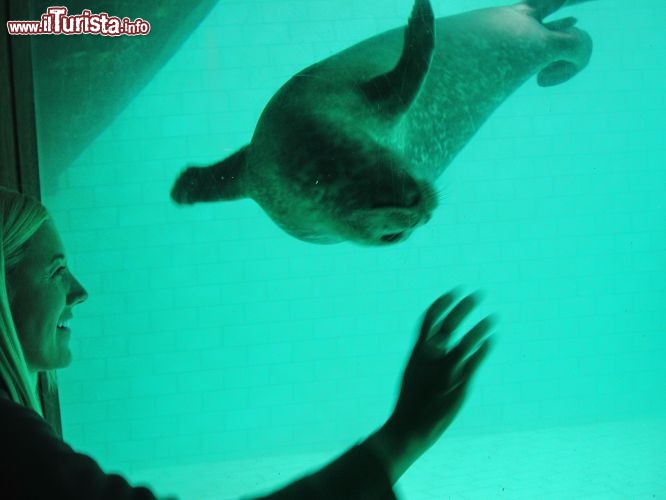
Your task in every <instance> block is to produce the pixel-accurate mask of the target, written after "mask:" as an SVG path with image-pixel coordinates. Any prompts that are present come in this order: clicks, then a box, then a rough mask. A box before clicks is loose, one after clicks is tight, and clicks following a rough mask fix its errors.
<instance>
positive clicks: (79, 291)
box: [67, 274, 88, 305]
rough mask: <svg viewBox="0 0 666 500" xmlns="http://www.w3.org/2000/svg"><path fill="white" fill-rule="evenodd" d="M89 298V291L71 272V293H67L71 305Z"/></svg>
mask: <svg viewBox="0 0 666 500" xmlns="http://www.w3.org/2000/svg"><path fill="white" fill-rule="evenodd" d="M87 299H88V292H87V291H86V289H85V288H84V287H83V285H82V284H81V283H80V282H79V280H77V279H76V278H75V277H74V275H73V274H71V284H70V290H69V294H68V295H67V303H68V304H70V305H75V304H80V303H81V302H83V301H85V300H87Z"/></svg>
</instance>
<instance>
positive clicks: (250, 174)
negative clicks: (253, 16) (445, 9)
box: [171, 0, 592, 245]
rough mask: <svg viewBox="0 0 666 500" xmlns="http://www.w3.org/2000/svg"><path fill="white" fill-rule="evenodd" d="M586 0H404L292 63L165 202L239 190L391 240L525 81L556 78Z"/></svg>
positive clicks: (369, 239) (303, 231) (305, 227)
mask: <svg viewBox="0 0 666 500" xmlns="http://www.w3.org/2000/svg"><path fill="white" fill-rule="evenodd" d="M583 1H586V0H574V1H571V0H570V1H569V2H566V0H525V1H524V2H522V3H518V4H516V5H512V6H505V7H495V8H488V9H481V10H475V11H470V12H466V13H462V14H458V15H454V16H449V17H443V18H439V19H436V20H435V18H434V15H433V11H432V7H431V5H430V2H429V1H428V0H416V1H415V3H414V6H413V9H412V13H411V16H410V18H409V21H408V24H407V27H406V28H404V29H394V30H391V31H388V32H386V33H383V34H380V35H377V36H375V37H373V38H370V39H368V40H365V41H363V42H361V43H359V44H357V45H354V46H352V47H350V48H348V49H346V50H344V51H342V52H339V53H337V54H334V55H333V56H331V57H329V58H327V59H324V60H323V61H320V62H318V63H316V64H314V65H312V66H310V67H308V68H306V69H304V70H302V71H301V72H299V73H297V74H296V75H295V76H293V77H292V78H291V79H290V80H289V81H288V82H287V83H285V84H284V85H283V86H282V87H281V88H280V89H279V90H278V92H277V93H276V94H275V95H274V96H273V97H272V98H271V100H270V101H269V103H268V104H267V106H266V107H265V109H264V110H263V112H262V114H261V116H260V118H259V121H258V123H257V125H256V128H255V131H254V134H253V136H252V139H251V141H250V143H249V144H247V145H245V146H243V147H242V148H241V149H239V150H238V151H236V152H235V153H234V154H232V155H231V156H229V157H227V158H225V159H223V160H222V161H220V162H219V163H216V164H214V165H212V166H208V167H189V168H187V169H185V170H184V171H183V172H182V173H181V174H180V175H179V176H178V178H177V179H176V182H175V184H174V185H173V188H172V190H171V197H172V199H173V200H174V201H175V202H176V203H179V204H191V203H195V202H202V201H208V202H210V201H219V200H234V199H239V198H252V199H253V200H255V201H256V202H257V203H259V205H260V206H261V207H262V208H263V209H264V211H265V212H266V213H267V214H268V215H269V216H270V217H271V218H272V219H273V221H274V222H275V223H276V224H278V225H279V226H280V227H281V228H283V229H284V230H285V231H286V232H288V233H289V234H291V235H293V236H295V237H297V238H300V239H301V240H304V241H308V242H313V243H336V242H341V241H353V242H356V243H359V244H365V245H383V244H384V245H385V244H391V243H395V242H398V241H403V240H405V239H406V238H407V237H408V236H409V235H410V234H411V233H412V232H413V231H414V229H415V228H417V227H419V226H421V225H423V224H425V223H426V222H427V221H428V220H429V219H430V217H431V215H432V213H433V210H434V209H435V208H436V206H437V195H436V191H435V181H436V180H437V179H438V178H439V176H440V175H441V174H442V172H443V171H444V169H445V168H446V167H447V166H448V165H449V164H450V163H451V161H452V160H453V158H454V157H455V156H456V155H457V154H458V153H459V152H460V150H461V149H462V148H463V147H464V145H465V144H466V143H467V142H468V141H469V140H470V138H471V137H472V136H473V135H474V134H475V133H476V131H477V130H478V129H479V128H480V127H481V125H482V124H483V123H484V121H485V120H486V119H487V118H488V117H489V116H490V114H491V113H492V112H493V111H494V110H495V109H496V108H497V107H498V106H499V105H500V104H501V103H502V102H503V101H504V100H505V99H506V98H507V97H509V96H510V95H511V94H512V93H513V92H514V91H515V90H516V89H517V88H518V87H519V86H521V85H522V84H523V83H524V82H525V81H527V80H528V79H530V78H531V77H533V76H534V75H538V76H537V82H538V84H539V85H541V86H551V85H557V84H560V83H562V82H565V81H567V80H568V79H570V78H571V77H572V76H574V75H575V74H577V73H578V72H579V71H580V70H582V69H583V68H584V67H585V66H586V65H587V63H588V61H589V58H590V54H591V51H592V42H591V38H590V37H589V35H588V34H587V33H585V32H584V31H582V30H580V29H578V28H577V27H575V24H576V19H574V18H571V17H567V18H562V19H558V20H555V21H552V22H544V18H546V17H547V16H549V15H550V14H552V13H554V12H555V11H557V10H558V9H559V8H561V7H563V6H564V4H567V5H570V4H573V3H581V2H583Z"/></svg>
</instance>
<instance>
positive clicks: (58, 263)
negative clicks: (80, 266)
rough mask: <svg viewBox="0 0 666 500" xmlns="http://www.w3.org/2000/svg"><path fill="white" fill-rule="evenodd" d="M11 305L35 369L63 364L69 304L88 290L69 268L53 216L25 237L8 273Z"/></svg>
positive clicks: (66, 357)
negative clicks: (22, 251)
mask: <svg viewBox="0 0 666 500" xmlns="http://www.w3.org/2000/svg"><path fill="white" fill-rule="evenodd" d="M7 292H8V294H9V306H10V309H11V312H12V317H13V319H14V324H15V325H16V330H17V333H18V337H19V340H20V342H21V345H22V347H23V352H24V354H25V359H26V362H27V364H28V369H30V370H31V371H33V372H37V371H43V370H53V369H56V368H62V367H65V366H67V365H68V364H69V363H70V361H71V359H72V353H71V351H70V349H69V338H70V335H71V333H72V332H71V330H70V320H71V319H72V308H73V307H74V306H75V305H76V304H78V303H80V302H83V301H84V300H86V298H88V293H87V292H86V290H85V289H84V288H83V286H81V283H79V282H78V281H77V280H76V278H75V277H74V275H73V274H72V273H71V271H70V270H69V269H68V268H67V262H66V260H65V251H64V248H63V245H62V242H61V241H60V236H59V235H58V231H57V230H56V228H55V226H54V225H53V222H51V221H50V220H46V221H45V222H44V223H43V224H42V226H41V227H40V228H39V230H38V231H37V232H36V233H35V234H34V235H33V236H32V237H31V238H30V239H29V240H28V242H27V244H26V249H25V254H24V257H23V259H22V260H21V262H19V264H18V265H17V266H16V267H15V268H14V269H12V270H11V271H10V272H9V273H8V275H7Z"/></svg>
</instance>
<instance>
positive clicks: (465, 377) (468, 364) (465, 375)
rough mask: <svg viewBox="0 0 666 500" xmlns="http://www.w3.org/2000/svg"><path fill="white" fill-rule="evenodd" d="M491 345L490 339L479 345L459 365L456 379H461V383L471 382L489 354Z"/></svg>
mask: <svg viewBox="0 0 666 500" xmlns="http://www.w3.org/2000/svg"><path fill="white" fill-rule="evenodd" d="M490 347H491V341H490V339H486V340H484V341H483V343H482V344H481V345H480V346H479V348H478V349H477V350H476V351H475V352H474V353H473V354H471V355H470V356H469V357H468V358H467V359H466V360H464V361H463V363H462V364H461V365H459V367H458V376H457V377H456V379H457V380H459V381H460V383H461V384H463V385H466V384H468V383H469V381H470V380H471V378H472V376H473V375H474V373H475V372H476V370H477V369H478V368H479V365H480V364H481V362H482V361H483V360H484V359H485V357H486V356H487V355H488V352H489V351H490Z"/></svg>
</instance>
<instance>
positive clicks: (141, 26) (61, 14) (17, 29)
mask: <svg viewBox="0 0 666 500" xmlns="http://www.w3.org/2000/svg"><path fill="white" fill-rule="evenodd" d="M7 31H8V32H9V34H10V35H84V34H89V35H102V36H121V35H129V36H135V35H147V34H148V33H150V23H149V22H148V21H144V20H143V19H141V18H140V17H137V18H136V19H135V20H134V21H130V19H129V18H128V17H124V18H122V19H121V18H119V17H116V16H109V15H108V14H107V13H106V12H102V13H101V14H93V13H92V12H91V11H89V10H88V9H84V10H83V12H81V14H79V15H73V16H68V15H67V7H49V8H48V9H46V13H45V14H42V19H41V20H40V21H7Z"/></svg>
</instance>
